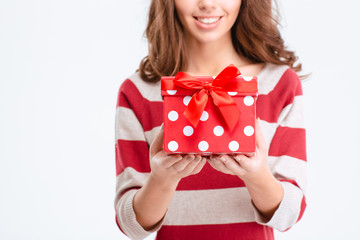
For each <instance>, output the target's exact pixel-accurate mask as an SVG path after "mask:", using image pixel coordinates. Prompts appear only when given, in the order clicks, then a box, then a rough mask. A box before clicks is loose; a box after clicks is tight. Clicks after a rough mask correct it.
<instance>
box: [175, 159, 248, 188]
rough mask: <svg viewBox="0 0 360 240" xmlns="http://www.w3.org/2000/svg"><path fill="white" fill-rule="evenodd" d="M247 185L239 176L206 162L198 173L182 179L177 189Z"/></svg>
mask: <svg viewBox="0 0 360 240" xmlns="http://www.w3.org/2000/svg"><path fill="white" fill-rule="evenodd" d="M233 187H245V184H244V182H243V181H242V180H241V179H240V178H239V177H237V176H233V175H229V174H224V173H221V172H219V171H217V170H215V169H214V168H213V167H211V166H210V164H209V163H206V164H205V166H204V167H203V169H202V170H201V171H200V172H199V173H198V174H196V175H191V176H188V177H186V178H183V179H181V181H180V183H179V185H178V187H177V189H176V190H207V189H221V188H233Z"/></svg>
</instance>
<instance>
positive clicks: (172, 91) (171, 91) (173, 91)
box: [166, 90, 177, 95]
mask: <svg viewBox="0 0 360 240" xmlns="http://www.w3.org/2000/svg"><path fill="white" fill-rule="evenodd" d="M166 92H167V93H168V94H170V95H175V93H176V92H177V91H176V90H166Z"/></svg>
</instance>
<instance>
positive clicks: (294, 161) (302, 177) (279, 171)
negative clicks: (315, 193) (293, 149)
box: [268, 155, 307, 193]
mask: <svg viewBox="0 0 360 240" xmlns="http://www.w3.org/2000/svg"><path fill="white" fill-rule="evenodd" d="M268 165H269V168H270V170H271V172H272V173H273V174H274V176H275V177H276V178H281V179H291V180H295V181H296V183H297V184H298V185H299V187H300V188H301V189H302V190H303V192H304V193H306V187H307V162H305V161H303V160H300V159H298V158H294V157H290V156H285V155H284V156H280V157H272V156H269V157H268Z"/></svg>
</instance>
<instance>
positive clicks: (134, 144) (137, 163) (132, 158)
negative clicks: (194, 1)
mask: <svg viewBox="0 0 360 240" xmlns="http://www.w3.org/2000/svg"><path fill="white" fill-rule="evenodd" d="M115 148H116V176H117V175H119V174H120V173H121V172H122V171H124V169H125V168H126V167H132V168H134V169H135V170H136V171H138V172H150V163H149V148H148V145H147V144H146V142H144V141H128V140H121V139H119V140H117V144H116V147H115Z"/></svg>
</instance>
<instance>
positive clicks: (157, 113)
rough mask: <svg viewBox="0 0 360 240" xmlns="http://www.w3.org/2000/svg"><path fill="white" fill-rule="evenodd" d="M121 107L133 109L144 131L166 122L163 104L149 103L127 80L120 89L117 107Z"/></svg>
mask: <svg viewBox="0 0 360 240" xmlns="http://www.w3.org/2000/svg"><path fill="white" fill-rule="evenodd" d="M159 94H160V91H159ZM119 106H121V107H126V108H130V109H132V110H133V111H134V113H135V115H136V117H137V118H138V119H139V121H140V123H141V125H142V126H143V128H144V131H149V130H151V129H153V128H154V127H157V126H160V125H161V124H162V123H163V121H164V117H163V115H164V113H163V109H164V104H163V102H158V101H149V100H147V99H146V98H144V97H143V96H142V95H141V93H140V92H139V90H138V89H137V87H136V86H135V84H134V83H133V82H132V81H131V80H129V79H126V80H125V81H124V82H123V83H122V85H121V87H120V90H119V94H118V101H117V107H119Z"/></svg>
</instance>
